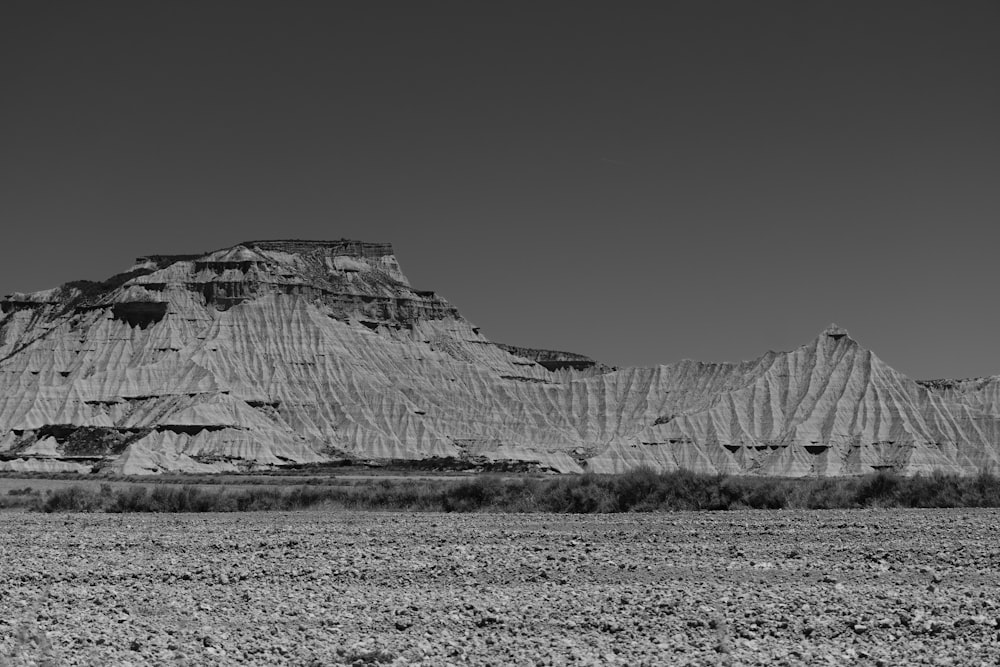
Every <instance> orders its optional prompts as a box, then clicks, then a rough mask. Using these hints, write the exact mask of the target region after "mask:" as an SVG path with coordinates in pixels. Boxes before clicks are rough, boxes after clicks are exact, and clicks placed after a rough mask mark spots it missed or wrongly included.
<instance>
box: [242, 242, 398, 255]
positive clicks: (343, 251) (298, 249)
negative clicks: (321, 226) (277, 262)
mask: <svg viewBox="0 0 1000 667" xmlns="http://www.w3.org/2000/svg"><path fill="white" fill-rule="evenodd" d="M239 245H241V246H245V247H247V248H257V249H259V250H275V251H278V252H287V253H290V254H296V255H299V254H304V253H309V252H314V251H316V250H324V251H326V252H327V253H328V254H331V255H344V256H348V257H364V258H367V259H379V258H380V257H386V256H388V255H393V254H395V253H393V251H392V244H391V243H372V242H368V241H355V240H352V239H340V240H337V241H305V240H301V239H287V240H283V239H275V240H265V241H244V242H243V243H240V244H239Z"/></svg>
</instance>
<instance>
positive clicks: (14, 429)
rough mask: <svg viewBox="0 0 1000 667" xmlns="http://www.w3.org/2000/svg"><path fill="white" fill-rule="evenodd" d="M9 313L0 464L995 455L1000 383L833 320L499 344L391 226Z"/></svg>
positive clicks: (917, 459)
mask: <svg viewBox="0 0 1000 667" xmlns="http://www.w3.org/2000/svg"><path fill="white" fill-rule="evenodd" d="M0 307H2V316H0V459H2V460H0V469H3V470H44V471H60V470H69V471H81V472H90V471H99V470H106V471H110V472H114V473H125V474H148V473H159V472H164V471H192V472H223V471H237V470H250V469H266V468H271V467H275V466H286V465H302V464H318V463H323V462H330V461H341V460H345V459H353V460H359V461H379V460H390V459H427V458H431V457H454V458H456V459H462V460H467V461H469V462H470V463H476V464H483V463H489V462H517V463H519V464H521V465H525V464H526V465H529V466H531V467H536V468H538V469H543V470H552V471H558V472H565V473H573V472H583V471H587V470H590V471H595V472H601V473H607V472H619V471H624V470H627V469H629V468H633V467H635V466H650V467H653V468H656V469H659V470H673V469H676V468H678V467H683V468H688V469H691V470H695V471H701V472H712V473H715V472H721V473H735V474H757V475H787V476H825V475H853V474H860V473H866V472H870V471H872V470H880V469H891V470H896V471H899V472H902V473H905V474H912V473H916V472H928V471H931V470H935V469H939V470H944V471H948V472H957V473H963V474H974V473H976V472H978V471H980V470H982V469H994V470H995V469H998V468H1000V465H998V464H1000V429H998V423H1000V377H990V378H981V379H976V380H960V381H950V380H937V381H930V382H916V381H914V380H911V379H909V378H907V377H905V376H904V375H902V374H901V373H898V372H897V371H895V370H893V369H892V368H890V367H889V366H887V365H886V364H885V363H884V362H882V361H881V360H880V359H879V358H878V357H876V356H875V355H874V354H872V352H870V351H868V350H866V349H864V348H863V347H861V346H860V345H859V344H858V343H857V342H855V341H854V340H853V339H852V338H851V337H850V336H849V335H848V333H847V332H846V331H845V330H843V329H841V328H839V327H836V326H831V327H829V328H828V329H826V330H825V331H823V332H821V333H820V334H819V336H817V337H816V339H815V340H812V341H810V342H809V343H807V344H805V345H803V346H802V347H800V348H798V349H795V350H792V351H790V352H768V353H766V354H764V355H763V356H761V357H760V358H758V359H754V360H752V361H744V362H740V363H702V362H696V361H681V362H678V363H674V364H669V365H665V366H655V367H652V368H626V369H614V368H610V367H607V366H603V365H600V364H597V363H595V362H594V361H592V360H590V359H588V358H587V357H584V356H582V355H575V354H569V353H562V352H552V351H546V350H534V349H529V348H520V347H512V346H508V345H499V344H496V343H493V342H491V341H489V340H487V339H486V338H485V337H484V336H483V335H481V334H480V332H479V329H477V328H476V327H475V326H473V325H472V324H471V323H470V322H468V321H467V320H465V319H464V318H463V317H462V316H461V315H460V314H459V312H458V311H457V310H456V309H455V308H454V307H453V306H452V305H451V304H449V303H448V302H447V301H445V300H444V299H442V298H441V297H439V296H437V295H436V294H434V292H430V291H426V290H418V289H414V288H412V287H411V286H410V284H409V282H408V281H407V279H406V276H404V275H403V273H402V271H401V270H400V268H399V264H398V263H397V261H396V258H395V256H394V254H393V251H392V247H391V246H389V245H387V244H381V243H363V242H358V241H348V240H341V241H249V242H245V243H240V244H238V245H235V246H233V247H231V248H225V249H222V250H217V251H215V252H209V253H205V254H195V255H153V256H148V257H140V258H139V259H138V260H137V263H136V264H135V266H133V267H132V268H131V269H129V270H128V271H126V272H124V273H121V274H118V275H115V276H113V277H111V278H109V279H107V280H105V281H103V282H90V281H78V282H73V283H68V284H66V285H63V286H62V287H59V288H56V289H51V290H47V291H43V292H35V293H32V294H11V295H8V296H7V297H5V298H4V299H3V301H2V302H0Z"/></svg>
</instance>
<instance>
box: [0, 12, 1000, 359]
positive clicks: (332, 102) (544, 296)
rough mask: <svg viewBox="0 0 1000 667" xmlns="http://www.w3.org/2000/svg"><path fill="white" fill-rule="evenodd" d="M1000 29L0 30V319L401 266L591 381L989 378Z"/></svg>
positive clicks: (66, 20) (677, 20)
mask: <svg viewBox="0 0 1000 667" xmlns="http://www.w3.org/2000/svg"><path fill="white" fill-rule="evenodd" d="M998 35H1000V3H997V2H996V1H995V0H987V1H984V2H976V1H955V2H950V1H947V2H946V1H943V0H942V1H937V2H922V1H920V0H905V1H901V2H887V1H874V0H864V1H862V2H852V1H837V2H833V1H816V2H801V1H800V0H795V1H792V2H767V1H755V2H745V1H742V0H741V1H738V2H717V1H712V0H696V1H692V2H668V1H659V2H650V3H640V2H626V3H622V2H611V1H608V2H602V3H585V2H577V1H572V2H558V3H556V2H537V1H535V2H512V1H509V0H504V1H503V2H488V3H487V2H468V1H467V0H463V1H461V2H429V1H418V0H407V1H406V2H398V3H388V2H379V1H375V0H372V1H368V0H366V1H364V2H353V3H349V2H315V3H308V2H276V1H275V2H252V1H249V0H240V1H238V2H228V3H220V2H211V1H199V2H160V3H153V2H132V1H129V2H121V3H109V2H100V1H98V0H93V1H88V2H75V1H74V2H63V3H60V2H37V1H35V0H31V1H29V2H20V1H17V0H15V1H11V0H8V1H6V2H4V3H2V7H0V82H2V93H0V229H2V237H0V292H2V293H8V292H11V291H15V290H16V291H32V290H37V289H43V288H47V287H52V286H55V285H58V284H61V283H63V282H66V281H68V280H73V279H78V278H89V279H101V278H104V277H107V276H109V275H111V274H113V273H116V272H118V271H121V270H124V269H126V268H128V266H129V265H130V264H131V262H132V259H133V258H134V257H135V256H136V255H140V254H146V253H171V252H197V251H201V250H209V249H215V248H219V247H225V246H229V245H232V244H234V243H236V242H238V241H241V240H248V239H259V238H315V239H335V238H341V237H347V238H359V239H364V240H372V241H388V242H391V243H393V244H394V246H395V248H396V254H397V256H398V258H399V260H400V262H401V264H402V266H403V269H404V271H405V272H406V273H407V275H408V276H409V277H410V279H411V281H412V282H413V284H414V285H415V286H417V287H419V288H423V289H433V290H436V291H437V292H438V293H440V294H442V295H443V296H444V297H446V298H447V299H449V300H450V301H451V302H452V303H454V304H455V305H456V306H457V307H458V308H459V309H460V310H461V312H462V313H463V314H464V315H465V316H466V317H467V318H469V319H470V320H472V321H473V322H475V323H477V324H478V325H480V326H481V327H482V328H483V333H484V334H486V335H487V336H489V337H490V338H491V339H493V340H496V341H500V342H506V343H512V344H518V345H526V346H534V347H548V348H555V349H563V350H569V351H574V352H580V353H583V354H588V355H590V356H592V357H595V358H597V359H599V360H601V361H605V362H607V363H611V364H616V365H651V364H656V363H666V362H670V361H676V360H678V359H682V358H694V359H702V360H706V361H708V360H712V361H716V360H717V361H722V360H739V359H749V358H753V357H755V356H758V355H759V354H762V353H763V352H765V351H766V350H768V349H790V348H793V347H795V346H797V345H799V344H801V343H804V342H807V341H808V340H810V339H811V338H813V337H814V336H815V335H816V334H818V333H819V332H820V331H821V330H822V329H823V328H824V327H825V326H826V325H827V324H828V323H830V322H831V321H835V322H837V323H838V324H840V325H842V326H844V327H846V328H847V329H849V330H850V331H851V333H852V335H853V336H854V337H855V338H856V339H858V340H859V341H860V342H861V343H862V344H864V345H865V346H867V347H869V348H871V349H873V350H875V352H876V353H877V354H879V356H881V357H882V358H883V359H884V360H886V361H887V362H888V363H890V364H892V365H893V366H895V367H896V368H897V369H899V370H900V371H902V372H904V373H906V374H908V375H910V376H912V377H916V378H931V377H967V376H976V375H990V374H998V373H1000V351H998V345H997V332H998V331H1000V307H998V304H997V286H998V273H1000V267H998V263H997V255H998V250H1000V238H998V237H1000V234H998V231H997V228H998V223H1000V216H998V212H1000V39H998V37H997V36H998Z"/></svg>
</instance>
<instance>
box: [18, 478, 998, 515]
mask: <svg viewBox="0 0 1000 667" xmlns="http://www.w3.org/2000/svg"><path fill="white" fill-rule="evenodd" d="M34 502H35V505H34V509H37V510H41V511H45V512H248V511H259V510H298V509H307V508H316V507H333V508H343V509H362V510H410V511H442V512H484V511H485V512H557V513H558V512H561V513H596V512H661V511H677V510H733V509H844V508H857V507H884V508H890V507H1000V477H997V476H996V475H993V474H992V473H986V472H983V473H980V474H979V475H976V476H974V477H963V476H959V475H953V474H945V473H938V472H935V473H932V474H930V475H926V476H923V475H917V476H914V477H902V476H899V475H894V474H891V473H885V472H880V473H876V474H872V475H866V476H863V477H840V478H825V479H812V478H810V479H790V478H767V477H730V476H724V475H704V474H697V473H692V472H688V471H684V470H681V471H677V472H668V473H657V472H654V471H652V470H648V469H639V470H634V471H632V472H628V473H625V474H621V475H594V474H586V475H579V476H566V477H554V478H549V479H532V478H504V477H501V476H498V475H482V476H479V477H474V478H470V479H468V480H464V481H458V482H456V481H445V480H389V479H384V480H378V481H372V482H371V483H370V484H365V485H358V486H351V487H327V486H309V485H302V486H297V487H288V488H259V489H226V488H213V489H204V488H201V487H197V486H190V485H183V486H181V485H166V484H164V485H155V486H152V487H147V486H138V485H137V486H130V487H124V488H113V487H111V486H110V485H107V484H103V485H101V487H100V488H99V489H94V488H88V487H85V486H71V487H67V488H64V489H58V490H53V491H50V492H48V493H47V494H46V495H45V496H43V497H37V498H36V499H35V501H34Z"/></svg>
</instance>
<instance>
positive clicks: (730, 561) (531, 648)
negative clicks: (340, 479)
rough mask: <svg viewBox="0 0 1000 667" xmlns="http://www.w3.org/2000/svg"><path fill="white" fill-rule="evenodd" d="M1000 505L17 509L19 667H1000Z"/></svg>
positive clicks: (6, 581) (15, 636)
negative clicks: (144, 511)
mask: <svg viewBox="0 0 1000 667" xmlns="http://www.w3.org/2000/svg"><path fill="white" fill-rule="evenodd" d="M998 519H1000V512H998V511H996V510H980V509H962V510H844V511H834V510H830V511H736V512H716V513H666V514H618V515H551V514H532V515H512V514H460V515H459V514H436V513H420V514H409V513H376V512H333V511H309V512H296V513H250V514H212V515H192V514H187V515H137V514H133V515H106V514H52V515H45V514H34V513H14V512H7V513H3V514H0V522H2V525H0V559H2V561H0V562H2V563H3V566H2V569H0V612H2V613H0V638H2V643H0V663H2V664H14V665H20V664H53V665H105V664H114V665H127V664H135V665H140V664H142V665H145V664H169V665H173V664H190V665H195V664H197V665H203V664H220V665H230V664H258V665H271V664H295V665H310V664H315V665H328V664H378V663H384V664H424V665H446V664H476V665H496V664H517V665H521V664H524V665H539V664H540V665H549V664H553V665H562V664H628V665H640V664H647V665H664V664H693V665H713V664H732V665H751V664H761V665H765V664H766V665H781V664H786V665H798V664H811V665H812V664H873V665H883V664H884V665H896V664H961V665H978V664H997V661H998V660H1000V642H998V629H997V620H998V616H1000V573H998V565H1000V542H998V541H997V539H996V537H995V532H994V531H995V527H996V525H997V520H998Z"/></svg>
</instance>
